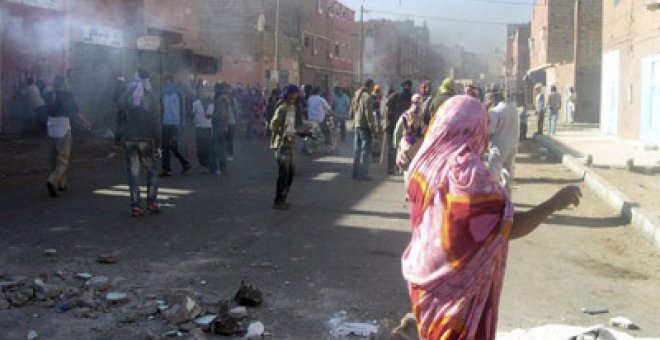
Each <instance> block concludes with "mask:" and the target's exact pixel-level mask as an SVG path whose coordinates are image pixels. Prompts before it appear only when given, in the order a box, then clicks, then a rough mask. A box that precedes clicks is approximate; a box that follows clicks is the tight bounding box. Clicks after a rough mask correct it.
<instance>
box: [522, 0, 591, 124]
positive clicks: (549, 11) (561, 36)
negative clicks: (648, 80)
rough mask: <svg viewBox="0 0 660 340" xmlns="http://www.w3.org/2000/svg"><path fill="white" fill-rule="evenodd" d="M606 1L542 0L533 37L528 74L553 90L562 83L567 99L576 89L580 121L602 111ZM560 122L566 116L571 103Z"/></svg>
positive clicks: (536, 8)
mask: <svg viewBox="0 0 660 340" xmlns="http://www.w3.org/2000/svg"><path fill="white" fill-rule="evenodd" d="M602 8H603V0H568V1H567V0H537V1H536V4H535V6H534V9H533V13H532V22H531V31H530V38H529V49H530V70H529V71H528V74H527V76H526V79H527V80H528V81H529V82H530V83H531V85H535V84H537V83H541V84H543V85H547V86H546V91H549V88H550V86H556V87H557V90H558V91H559V92H560V93H561V94H562V97H563V98H564V99H566V98H567V96H568V93H569V89H570V88H571V87H573V88H575V90H576V93H577V103H576V111H575V121H577V122H585V123H595V122H598V119H599V111H600V91H599V86H598V84H600V72H598V71H597V70H599V69H600V68H601V61H600V58H599V57H598V56H597V55H596V54H597V53H598V52H599V51H601V50H602V46H601V40H602V38H601V37H602V22H603V21H602V20H603V16H602ZM563 108H564V109H563V110H561V111H560V121H565V120H566V111H565V108H566V105H565V103H564V105H563Z"/></svg>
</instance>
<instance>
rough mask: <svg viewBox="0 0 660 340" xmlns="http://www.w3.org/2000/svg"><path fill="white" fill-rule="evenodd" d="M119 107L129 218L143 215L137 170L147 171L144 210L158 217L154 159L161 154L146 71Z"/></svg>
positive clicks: (153, 105)
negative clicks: (129, 200) (145, 208)
mask: <svg viewBox="0 0 660 340" xmlns="http://www.w3.org/2000/svg"><path fill="white" fill-rule="evenodd" d="M119 103H120V108H121V110H120V111H119V112H120V117H119V122H120V129H119V131H120V135H121V138H122V139H123V141H124V151H125V152H126V163H127V172H128V187H129V191H130V194H131V215H132V216H133V217H140V216H142V215H143V214H144V210H143V209H142V198H141V195H140V168H141V167H144V168H145V169H146V171H147V210H149V211H151V212H152V213H158V212H160V206H159V205H158V203H157V196H158V165H157V164H156V160H155V158H156V157H159V156H160V154H161V153H162V150H161V144H162V139H161V138H162V131H161V125H160V117H159V114H158V111H157V102H156V97H155V96H154V94H153V89H152V87H151V82H150V81H149V73H148V72H147V71H146V70H142V69H140V70H138V72H137V74H136V76H135V79H134V80H133V81H131V82H130V83H129V85H128V88H127V90H126V91H125V92H124V94H123V95H122V96H121V98H120V100H119Z"/></svg>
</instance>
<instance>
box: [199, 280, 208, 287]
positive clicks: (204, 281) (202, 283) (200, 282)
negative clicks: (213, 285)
mask: <svg viewBox="0 0 660 340" xmlns="http://www.w3.org/2000/svg"><path fill="white" fill-rule="evenodd" d="M207 283H208V281H206V280H201V281H199V284H200V285H202V286H205V285H206V284H207Z"/></svg>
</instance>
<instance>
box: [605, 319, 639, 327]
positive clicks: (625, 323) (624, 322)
mask: <svg viewBox="0 0 660 340" xmlns="http://www.w3.org/2000/svg"><path fill="white" fill-rule="evenodd" d="M610 325H612V326H614V327H619V328H623V329H635V330H638V329H639V326H638V325H637V324H635V323H634V322H633V321H632V320H630V319H628V318H626V317H623V316H617V317H616V318H611V319H610Z"/></svg>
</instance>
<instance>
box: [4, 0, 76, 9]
mask: <svg viewBox="0 0 660 340" xmlns="http://www.w3.org/2000/svg"><path fill="white" fill-rule="evenodd" d="M7 1H8V2H12V3H15V4H21V5H25V6H33V7H40V8H46V9H52V10H57V11H61V10H64V0H7Z"/></svg>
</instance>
